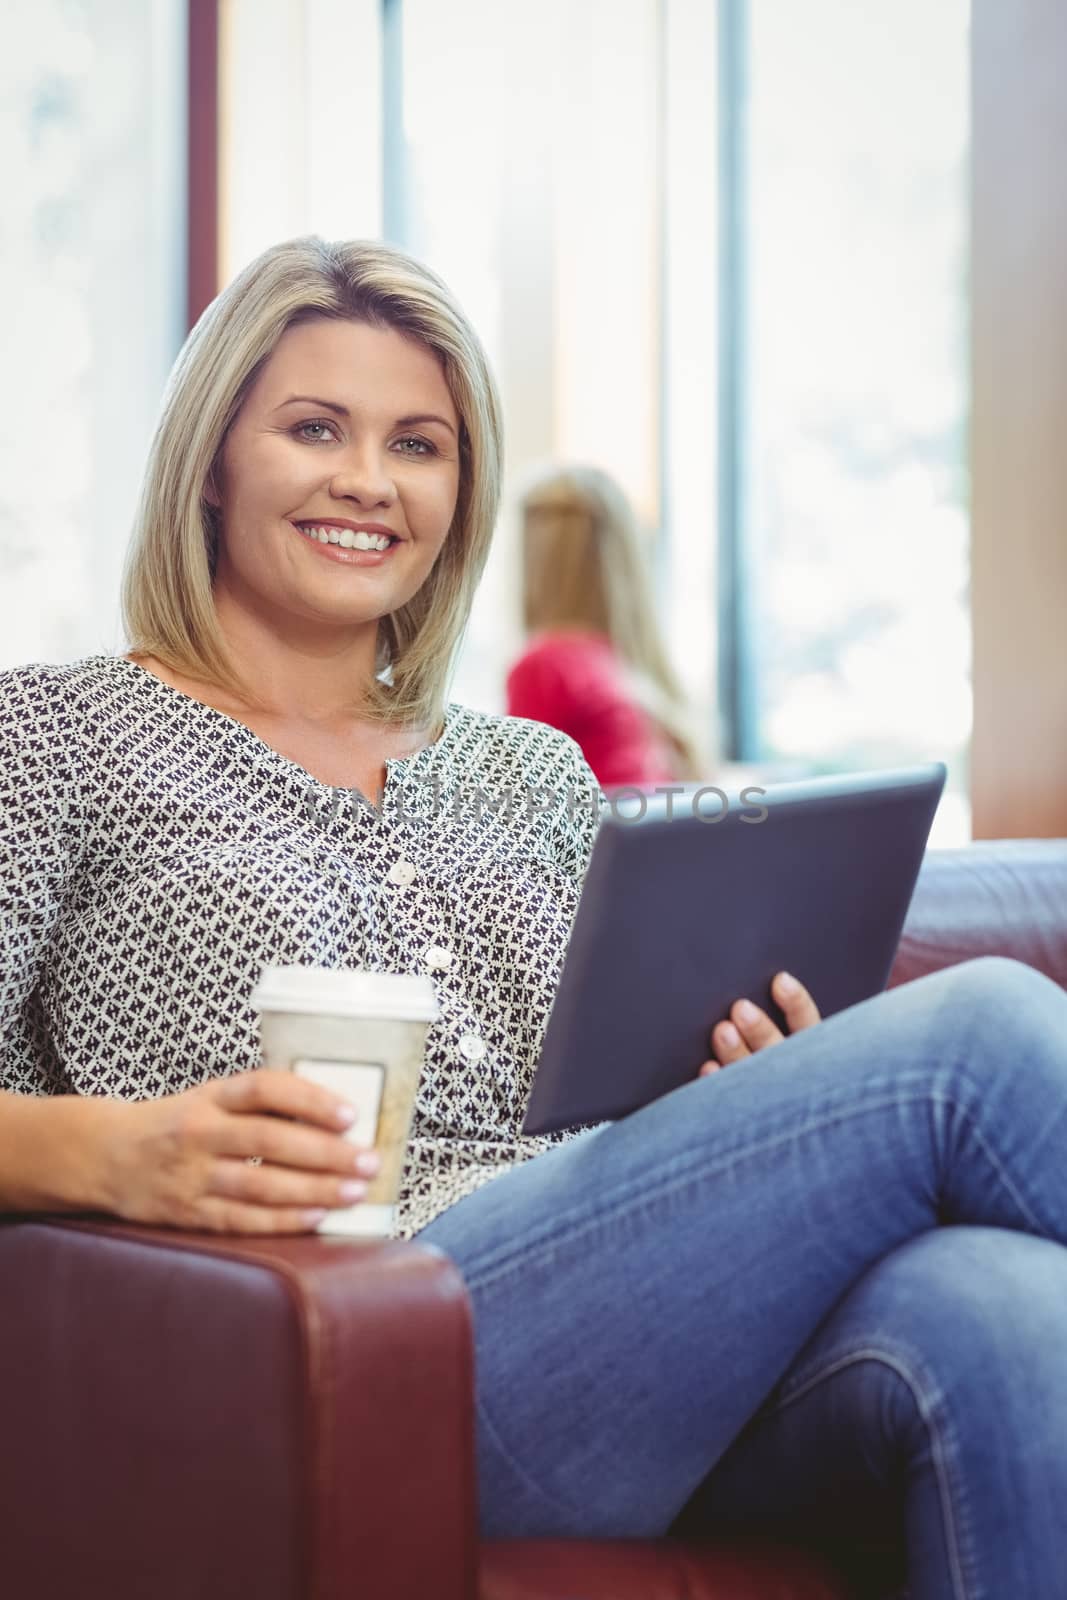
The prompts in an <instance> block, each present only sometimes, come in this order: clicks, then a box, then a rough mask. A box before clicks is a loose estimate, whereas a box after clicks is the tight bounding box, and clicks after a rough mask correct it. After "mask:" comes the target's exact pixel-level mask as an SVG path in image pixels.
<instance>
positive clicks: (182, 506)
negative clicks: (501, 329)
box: [122, 235, 503, 725]
mask: <svg viewBox="0 0 1067 1600" xmlns="http://www.w3.org/2000/svg"><path fill="white" fill-rule="evenodd" d="M319 317H335V318H344V319H348V320H352V321H357V322H365V323H370V324H371V325H372V326H375V327H388V328H394V329H396V330H397V331H398V332H399V333H402V334H406V335H408V336H409V337H411V338H414V339H417V340H418V341H419V342H420V343H422V344H423V345H425V346H426V347H427V348H428V349H430V350H431V351H432V352H433V353H434V354H435V355H436V356H437V358H438V360H439V361H440V364H441V367H442V369H443V372H444V376H445V380H446V382H447V384H448V387H449V391H450V393H451V395H452V399H453V401H454V403H455V406H456V410H457V412H458V413H459V417H460V422H461V427H460V481H459V495H458V500H457V504H456V511H455V516H454V518H453V521H452V526H451V528H450V529H449V532H448V536H447V538H446V539H445V542H444V545H443V546H442V549H441V554H440V555H439V556H438V559H437V561H436V562H435V564H434V566H433V568H432V570H431V572H430V574H429V576H428V578H427V579H426V581H425V583H424V584H423V585H422V587H421V588H420V589H419V590H418V592H417V593H416V594H414V595H413V596H412V598H411V599H410V600H409V601H408V602H407V604H406V605H405V606H402V607H401V608H400V609H399V610H398V611H396V612H395V613H393V614H392V615H391V616H388V617H383V618H382V619H381V621H380V623H379V628H378V660H377V664H376V671H377V676H376V677H375V680H374V683H373V685H372V687H371V689H370V690H369V691H368V693H367V695H366V697H365V699H364V701H363V704H362V706H361V709H362V710H363V711H364V712H365V714H366V716H367V717H368V719H369V720H371V721H374V722H393V721H395V722H400V723H414V724H418V725H427V724H433V725H437V724H439V723H440V720H441V714H442V710H443V705H444V699H445V695H446V691H447V685H448V681H449V678H450V676H451V673H452V668H453V665H454V662H455V655H456V651H457V649H458V647H459V643H460V640H461V638H462V635H463V630H464V628H465V626H466V623H467V618H468V616H469V613H470V608H471V602H472V600H473V597H474V591H475V589H476V588H477V585H478V580H479V578H480V576H481V573H482V568H483V566H484V565H485V559H486V556H487V554H488V551H489V543H490V540H491V538H492V533H493V528H494V525H495V522H496V514H497V507H498V503H499V496H500V474H501V461H502V453H503V435H502V422H501V408H500V401H499V397H498V394H497V389H496V384H495V382H494V380H493V376H492V373H491V372H490V370H489V364H488V362H487V360H486V357H485V353H484V351H483V349H482V346H481V343H480V341H479V339H478V336H477V334H476V333H475V332H474V329H473V328H472V326H471V324H470V323H469V321H468V320H467V318H466V316H465V315H464V313H463V312H462V311H461V310H460V308H459V306H458V305H457V304H456V301H455V300H454V298H453V296H452V294H451V291H450V290H449V289H448V288H447V287H446V285H445V284H444V283H443V282H442V281H441V279H440V278H438V277H437V276H436V274H435V273H433V272H431V271H430V269H429V268H428V267H425V266H423V265H422V264H421V263H420V262H418V261H415V260H414V259H413V258H412V257H410V256H408V255H406V254H405V253H404V252H403V251H400V250H397V249H394V248H393V247H391V246H389V245H385V244H380V243H377V242H374V241H367V240H342V241H339V242H335V243H329V242H327V241H325V240H323V239H321V238H319V237H318V236H317V235H309V236H307V237H305V238H299V239H290V240H287V241H285V242H284V243H282V244H277V245H274V246H272V247H271V248H270V249H269V250H265V251H264V252H263V253H262V255H260V256H257V258H256V259H255V260H254V261H252V262H250V263H249V265H248V266H246V267H245V268H244V270H243V271H242V272H241V273H239V274H238V276H237V277H236V278H235V279H234V280H233V282H232V283H231V284H229V286H228V287H227V288H226V289H224V290H223V291H222V293H221V294H219V295H218V296H217V297H216V298H215V299H214V300H213V301H212V302H211V304H210V305H209V306H208V307H207V309H206V310H205V311H204V313H203V315H202V316H201V317H200V319H199V320H198V322H197V324H196V326H195V327H194V328H193V330H192V332H191V333H190V334H189V336H188V338H187V339H186V341H185V344H184V345H183V347H182V349H181V352H180V354H179V355H178V359H177V361H176V362H175V365H174V368H173V370H172V372H171V375H170V378H169V379H168V382H167V387H166V390H165V393H164V396H163V407H162V414H161V417H160V420H159V424H158V426H157V428H156V432H155V435H154V437H153V440H152V444H151V447H150V449H149V454H148V461H147V464H146V468H145V477H144V486H143V489H142V493H141V500H140V505H139V507H138V511H137V515H136V519H135V522H134V528H133V534H132V538H131V542H130V548H129V552H128V555H127V562H126V570H125V574H124V578H123V586H122V607H123V617H124V621H125V624H126V630H127V636H128V639H129V642H130V646H131V649H132V650H133V651H134V652H136V653H139V654H146V655H152V656H155V657H156V658H157V659H158V660H160V661H162V662H164V663H165V664H166V665H167V666H169V667H172V668H174V669H176V670H177V671H179V672H183V673H186V674H188V675H189V676H191V677H194V678H198V679H202V680H206V681H208V682H213V683H216V684H219V685H222V686H224V687H226V688H228V689H229V690H231V691H232V692H233V693H235V694H236V695H237V696H238V697H239V698H240V699H242V700H244V701H246V702H247V703H248V704H251V705H256V704H258V702H257V700H256V697H255V693H254V690H253V689H252V687H251V685H249V684H248V683H246V682H245V681H244V680H243V679H242V677H241V674H240V671H239V668H238V665H237V663H235V662H234V661H233V660H232V659H231V656H230V652H229V651H228V648H227V646H226V642H225V639H224V637H223V634H222V631H221V629H220V628H219V625H218V619H217V616H216V613H215V606H214V600H213V596H212V578H213V574H214V565H215V557H216V553H217V547H218V529H219V523H218V516H219V514H218V512H217V511H216V510H215V509H214V508H213V507H212V506H211V505H209V504H208V502H207V501H206V500H205V498H204V490H205V486H206V484H207V483H208V480H209V476H210V474H211V473H212V470H213V468H214V466H215V464H216V462H217V460H218V458H219V454H220V452H221V450H222V445H223V442H224V440H225V438H226V434H227V431H228V429H229V428H230V425H231V424H232V422H233V420H234V418H235V417H236V416H237V413H238V411H239V410H240V407H241V404H242V402H243V400H244V398H245V396H246V394H247V393H248V391H249V389H250V388H251V386H252V384H253V383H254V382H255V379H256V377H257V375H258V374H259V372H260V370H261V369H262V367H263V365H264V364H265V362H266V361H267V360H268V359H269V357H270V355H271V353H272V351H273V350H274V348H275V346H276V345H277V343H278V340H279V339H280V338H281V336H282V334H283V333H284V332H285V330H286V329H287V328H290V327H292V326H293V325H294V324H295V323H300V322H305V321H308V320H311V319H313V318H319ZM386 669H388V671H386Z"/></svg>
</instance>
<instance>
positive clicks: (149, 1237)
mask: <svg viewBox="0 0 1067 1600" xmlns="http://www.w3.org/2000/svg"><path fill="white" fill-rule="evenodd" d="M0 1306H2V1308H3V1310H2V1313H0V1437H2V1439H3V1449H2V1450H0V1507H2V1508H3V1511H2V1517H3V1524H4V1539H3V1546H4V1549H3V1575H4V1589H5V1592H6V1593H9V1594H11V1595H12V1596H16V1595H17V1596H20V1597H25V1600H30V1597H31V1596H40V1597H42V1600H44V1597H46V1596H51V1595H57V1596H58V1595H61V1594H77V1595H78V1596H79V1597H80V1600H95V1597H97V1596H99V1597H100V1600H104V1597H105V1596H106V1600H145V1597H146V1596H149V1595H150V1596H151V1597H152V1600H194V1597H195V1600H248V1597H249V1596H251V1595H254V1596H255V1597H256V1600H312V1597H313V1600H356V1597H357V1596H364V1595H366V1596H374V1597H379V1596H384V1595H389V1596H390V1600H409V1597H410V1600H416V1597H417V1600H426V1597H427V1596H429V1595H433V1596H434V1600H471V1597H472V1596H473V1594H474V1587H475V1570H476V1543H475V1540H476V1507H475V1488H474V1483H475V1478H474V1463H473V1436H472V1435H473V1423H472V1355H471V1340H470V1324H469V1309H468V1304H467V1299H466V1295H465V1292H464V1289H463V1284H462V1280H461V1278H460V1276H459V1273H458V1272H457V1270H456V1269H455V1268H454V1267H453V1265H452V1264H451V1263H450V1262H449V1261H448V1260H447V1259H446V1258H445V1257H444V1256H443V1255H441V1254H440V1253H439V1252H437V1251H435V1250H432V1249H430V1248H428V1247H424V1246H416V1245H413V1244H406V1243H402V1242H387V1243H380V1244H379V1243H374V1244H368V1243H362V1242H359V1243H357V1242H352V1241H348V1240H341V1239H326V1238H318V1237H315V1236H308V1237H302V1238H270V1239H264V1240H252V1239H237V1238H233V1237H225V1238H222V1237H215V1236H213V1235H201V1234H182V1233H176V1232H170V1231H167V1230H162V1229H158V1230H157V1229H149V1228H136V1227H131V1226H126V1225H124V1224H120V1223H110V1222H96V1221H91V1220H90V1221H84V1220H70V1221H57V1220H54V1219H50V1220H47V1221H45V1220H36V1219H31V1220H25V1219H20V1220H17V1221H16V1220H8V1221H5V1222H3V1223H0Z"/></svg>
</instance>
